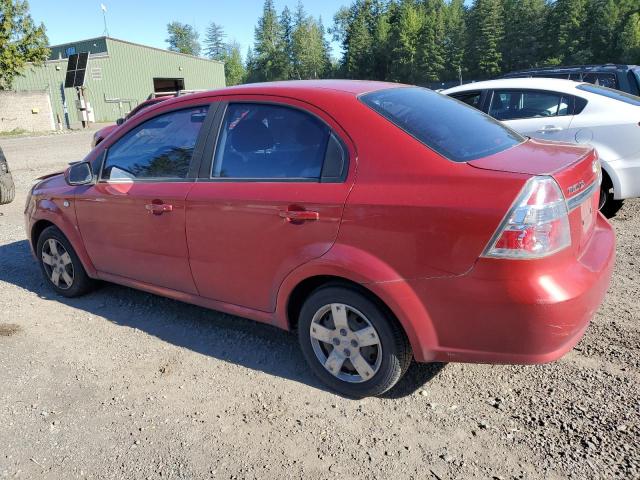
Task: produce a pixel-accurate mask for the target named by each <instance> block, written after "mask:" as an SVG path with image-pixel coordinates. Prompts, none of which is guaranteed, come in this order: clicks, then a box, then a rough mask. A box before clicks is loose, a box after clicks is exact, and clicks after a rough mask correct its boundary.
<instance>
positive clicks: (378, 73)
mask: <svg viewBox="0 0 640 480" xmlns="http://www.w3.org/2000/svg"><path fill="white" fill-rule="evenodd" d="M390 33H391V24H390V23H389V12H388V11H380V12H378V14H377V15H376V24H375V27H374V30H373V77H372V78H374V79H375V80H387V79H388V78H389V72H390V68H389V67H390V64H391V62H392V61H393V58H392V57H391V54H390V52H389V48H388V47H389V34H390Z"/></svg>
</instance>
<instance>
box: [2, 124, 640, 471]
mask: <svg viewBox="0 0 640 480" xmlns="http://www.w3.org/2000/svg"><path fill="white" fill-rule="evenodd" d="M89 142H90V134H89V133H88V132H81V133H75V134H72V135H58V136H47V137H37V138H15V139H0V146H2V148H3V149H4V151H5V153H6V155H7V157H8V159H9V162H10V165H11V167H12V168H13V170H14V176H15V180H16V184H17V198H16V200H15V202H14V203H12V204H10V205H8V206H0V215H1V216H0V385H1V388H0V425H2V430H1V434H0V478H5V477H6V478H51V479H60V478H65V479H70V478H100V479H103V478H105V479H108V478H114V479H115V478H127V479H138V478H140V479H143V478H175V479H178V478H184V479H200V478H238V479H239V478H284V477H286V478H303V477H304V478H335V477H338V476H339V477H340V478H341V479H348V478H421V479H422V478H427V479H441V480H444V479H454V478H459V479H471V478H488V479H512V478H513V479H538V478H545V479H559V478H602V479H610V478H640V455H639V444H640V421H639V420H640V396H639V392H640V388H639V380H640V335H639V332H638V320H639V319H640V302H639V300H638V299H639V298H640V268H639V267H640V258H639V257H640V255H639V253H640V201H637V200H636V201H628V202H626V204H625V206H624V207H623V209H622V210H621V211H620V213H619V214H618V216H617V217H616V218H615V219H614V220H613V224H614V226H615V228H616V231H617V233H618V258H617V265H616V270H615V274H614V279H613V283H612V286H611V288H610V290H609V293H608V295H607V298H606V300H605V303H604V305H603V306H602V308H601V309H600V311H599V312H598V313H597V314H596V316H595V318H594V320H593V323H592V325H591V326H590V328H589V329H588V331H587V333H586V336H585V337H584V339H583V340H582V341H581V342H580V344H579V345H578V346H577V347H576V348H575V350H573V351H572V352H571V353H569V354H568V355H567V356H566V357H564V358H563V359H561V360H560V361H558V362H555V363H553V364H550V365H543V366H526V367H522V366H491V365H462V364H448V365H441V364H435V365H413V366H412V367H411V369H410V371H409V373H408V374H407V376H406V377H405V378H404V379H403V381H402V382H401V383H400V384H399V386H398V387H397V388H396V389H394V390H393V391H392V392H390V393H389V394H388V395H386V397H385V398H379V399H376V398H372V399H366V400H363V401H353V400H347V399H344V398H342V397H340V396H337V395H335V394H333V393H331V392H328V391H326V390H325V389H324V388H323V387H322V386H321V385H320V384H319V383H318V382H317V381H316V380H315V379H314V378H313V376H312V375H311V373H310V372H309V370H308V369H307V367H306V366H305V364H304V362H303V359H302V356H301V354H300V353H299V351H298V347H297V344H296V340H295V338H294V337H293V336H292V335H289V334H287V333H285V332H281V331H278V330H276V329H274V328H272V327H269V326H264V325H259V324H256V323H253V322H251V321H248V320H244V319H240V318H237V317H232V316H229V315H224V314H221V313H217V312H213V311H208V310H204V309H201V308H198V307H194V306H190V305H185V304H182V303H179V302H175V301H172V300H167V299H164V298H159V297H156V296H153V295H150V294H146V293H142V292H138V291H135V290H131V289H128V288H124V287H119V286H115V285H105V286H103V287H102V288H100V289H99V290H97V291H96V292H94V293H92V294H90V295H88V296H86V297H83V298H78V299H73V300H67V299H64V298H61V297H57V296H55V295H53V294H52V293H51V292H50V291H49V290H48V289H47V288H46V287H45V284H44V283H43V280H42V279H41V277H40V272H39V270H38V268H37V265H36V263H35V262H34V260H33V259H32V257H31V256H30V254H29V249H28V245H27V242H26V240H25V234H24V231H23V222H22V209H23V205H24V201H25V195H26V192H27V189H28V188H29V186H30V182H31V179H33V178H35V177H37V176H39V175H42V174H44V173H47V172H49V171H52V170H54V169H56V168H58V167H62V166H64V164H65V162H68V161H71V160H78V159H80V158H82V156H83V155H84V153H86V151H87V149H88V144H89Z"/></svg>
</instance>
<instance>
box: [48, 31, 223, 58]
mask: <svg viewBox="0 0 640 480" xmlns="http://www.w3.org/2000/svg"><path fill="white" fill-rule="evenodd" d="M107 40H108V41H110V42H118V43H124V44H126V45H132V46H135V47H139V48H146V49H149V50H155V51H160V52H163V53H168V54H171V55H180V56H184V57H189V58H196V59H198V60H204V61H207V62H213V63H221V64H224V62H221V61H220V60H212V59H209V58H205V57H198V56H195V55H188V54H186V53H180V52H173V51H171V50H166V49H163V48H157V47H151V46H149V45H143V44H141V43H134V42H130V41H128V40H121V39H119V38H113V37H107V36H101V37H93V38H87V39H83V40H77V41H75V42H67V43H60V44H57V45H50V46H49V48H50V49H51V58H50V60H59V58H58V54H57V53H55V52H63V51H64V50H66V49H67V48H69V47H76V48H77V51H76V53H80V52H86V51H89V53H90V54H92V55H96V54H101V53H104V54H106V53H108V50H109V47H108V42H107ZM88 45H91V46H94V47H95V48H96V49H95V51H93V50H91V49H87V47H86V46H88ZM63 58H67V55H63Z"/></svg>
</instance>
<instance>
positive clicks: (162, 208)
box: [144, 202, 173, 215]
mask: <svg viewBox="0 0 640 480" xmlns="http://www.w3.org/2000/svg"><path fill="white" fill-rule="evenodd" d="M144 208H146V209H147V211H148V212H149V213H153V214H154V215H162V214H163V213H165V212H172V211H173V205H169V204H167V203H155V202H154V203H148V204H146V205H145V206H144Z"/></svg>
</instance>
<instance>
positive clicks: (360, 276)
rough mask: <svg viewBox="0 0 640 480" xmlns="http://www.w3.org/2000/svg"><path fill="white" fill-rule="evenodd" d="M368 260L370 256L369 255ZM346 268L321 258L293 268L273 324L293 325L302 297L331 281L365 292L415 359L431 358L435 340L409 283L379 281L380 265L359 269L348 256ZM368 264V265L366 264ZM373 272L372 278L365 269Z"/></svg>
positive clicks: (284, 326)
mask: <svg viewBox="0 0 640 480" xmlns="http://www.w3.org/2000/svg"><path fill="white" fill-rule="evenodd" d="M368 259H369V260H371V258H370V257H369V258H368ZM351 260H352V262H351V263H350V264H349V265H348V267H345V266H342V265H341V264H340V263H333V261H331V259H330V258H328V257H326V256H325V257H322V258H320V259H317V260H316V261H312V262H310V263H307V264H305V265H303V266H301V267H299V268H298V269H296V270H294V271H293V272H292V273H290V274H289V276H288V277H287V278H285V280H284V282H283V283H282V285H281V287H280V289H279V292H278V299H277V302H276V311H275V313H274V324H275V325H276V326H278V327H280V328H283V329H285V330H292V329H295V328H296V325H297V321H298V314H299V312H300V308H301V307H302V304H303V302H304V300H305V299H306V298H307V297H308V295H309V294H310V293H311V292H312V291H314V290H315V289H317V288H319V287H321V286H323V285H329V284H332V283H338V284H342V285H345V286H346V287H347V288H353V289H355V290H357V291H360V292H363V293H365V294H366V295H367V296H368V297H369V298H371V299H373V300H374V301H375V302H376V303H377V304H378V305H380V306H381V307H382V308H383V309H384V310H385V311H386V312H387V313H388V314H389V316H390V318H391V319H392V320H393V321H396V322H397V323H398V325H399V327H400V328H401V329H402V331H403V332H404V334H405V335H406V336H407V338H408V340H409V343H410V344H411V348H412V350H413V353H414V357H415V359H416V360H417V361H430V360H431V359H432V358H433V357H434V355H435V351H436V350H437V345H438V339H437V335H436V331H435V329H434V327H433V324H432V321H431V317H430V316H429V314H428V312H427V309H426V308H425V306H424V304H423V303H422V301H421V300H420V298H419V297H418V295H417V293H416V292H415V291H414V289H413V288H412V287H411V285H410V283H409V282H406V281H404V280H402V279H398V278H394V279H391V280H386V281H385V280H380V278H375V277H379V273H380V268H381V267H380V268H378V269H377V270H376V269H373V270H371V269H368V270H361V269H359V268H358V261H357V259H354V257H351ZM368 267H371V265H368ZM372 271H374V273H376V275H372V277H373V278H371V277H370V276H369V275H367V272H372Z"/></svg>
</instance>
